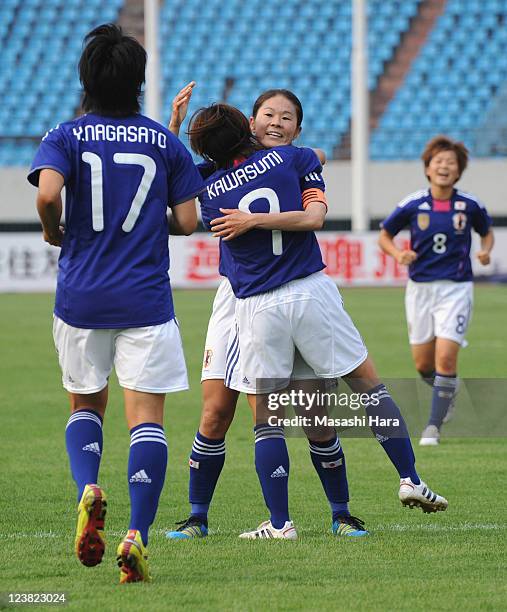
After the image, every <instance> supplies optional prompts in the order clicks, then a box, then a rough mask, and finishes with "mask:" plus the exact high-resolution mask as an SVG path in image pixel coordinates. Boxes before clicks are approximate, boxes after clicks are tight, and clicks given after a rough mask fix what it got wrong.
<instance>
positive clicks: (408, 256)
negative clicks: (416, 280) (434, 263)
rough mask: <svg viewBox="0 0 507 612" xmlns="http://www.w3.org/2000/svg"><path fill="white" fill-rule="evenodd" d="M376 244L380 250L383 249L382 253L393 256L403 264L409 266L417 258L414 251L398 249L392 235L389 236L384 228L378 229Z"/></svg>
mask: <svg viewBox="0 0 507 612" xmlns="http://www.w3.org/2000/svg"><path fill="white" fill-rule="evenodd" d="M378 245H379V247H380V248H381V249H382V251H384V253H387V254H388V255H390V256H391V257H394V259H396V261H397V262H398V263H399V264H402V265H404V266H409V265H410V264H411V263H413V262H414V261H415V260H416V259H417V253H416V252H415V251H412V250H410V249H403V250H400V249H398V247H397V246H396V245H395V244H394V236H391V234H390V233H389V232H388V231H387V230H385V229H381V230H380V236H379V239H378Z"/></svg>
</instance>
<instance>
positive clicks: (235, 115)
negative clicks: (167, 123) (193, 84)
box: [187, 103, 265, 168]
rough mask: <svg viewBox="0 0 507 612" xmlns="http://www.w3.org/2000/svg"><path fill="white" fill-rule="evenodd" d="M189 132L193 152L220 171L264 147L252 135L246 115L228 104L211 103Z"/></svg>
mask: <svg viewBox="0 0 507 612" xmlns="http://www.w3.org/2000/svg"><path fill="white" fill-rule="evenodd" d="M187 133H188V135H189V137H190V146H191V147H192V150H193V151H194V152H195V153H197V154H198V155H200V156H201V157H203V158H204V159H206V160H208V161H212V162H214V163H215V165H216V166H217V168H229V167H230V166H232V164H233V162H234V160H235V159H237V158H238V157H248V156H249V155H251V154H252V153H253V152H254V151H259V150H262V149H264V148H265V147H264V146H263V145H262V144H260V143H259V142H258V141H257V139H256V138H255V137H254V136H253V135H252V133H251V131H250V125H249V123H248V119H247V118H246V117H245V115H243V113H242V112H241V111H240V110H239V109H237V108H235V107H234V106H230V105H229V104H223V103H220V104H212V105H211V106H208V107H206V108H201V109H199V110H198V111H196V112H195V113H194V114H193V115H192V118H191V119H190V124H189V128H188V132H187Z"/></svg>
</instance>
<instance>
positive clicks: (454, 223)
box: [382, 189, 491, 282]
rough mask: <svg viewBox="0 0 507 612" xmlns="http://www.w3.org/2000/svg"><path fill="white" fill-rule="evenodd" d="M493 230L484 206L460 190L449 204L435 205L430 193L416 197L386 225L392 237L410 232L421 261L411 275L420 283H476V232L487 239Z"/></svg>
mask: <svg viewBox="0 0 507 612" xmlns="http://www.w3.org/2000/svg"><path fill="white" fill-rule="evenodd" d="M490 226H491V218H490V216H489V215H488V213H487V211H486V209H485V208H484V206H483V205H482V204H481V203H480V202H479V201H478V200H477V199H476V198H475V197H474V196H472V195H470V194H468V193H463V192H462V191H459V190H457V189H454V190H453V194H452V196H451V199H450V200H449V201H448V202H440V201H434V200H433V198H432V196H431V191H430V190H429V189H425V190H423V191H418V192H416V193H413V194H411V195H409V196H408V197H407V198H405V199H404V200H402V201H401V202H400V203H399V204H398V206H397V207H396V209H395V210H394V212H392V213H391V214H390V215H389V217H387V219H386V220H385V221H384V222H383V223H382V227H383V228H384V229H385V230H386V231H387V232H389V234H391V236H395V235H396V234H397V233H398V232H399V231H400V230H402V229H403V228H405V227H408V228H409V229H410V239H411V246H412V250H414V251H415V252H416V253H417V259H416V260H415V262H414V263H413V264H411V265H410V266H409V275H410V278H411V279H412V280H414V281H417V282H430V281H435V280H452V281H457V282H464V281H470V280H472V278H473V275H472V263H471V261H470V247H471V244H472V235H471V234H472V228H473V229H474V230H475V231H476V232H478V233H479V234H480V235H481V236H485V235H486V234H487V233H488V231H489V228H490Z"/></svg>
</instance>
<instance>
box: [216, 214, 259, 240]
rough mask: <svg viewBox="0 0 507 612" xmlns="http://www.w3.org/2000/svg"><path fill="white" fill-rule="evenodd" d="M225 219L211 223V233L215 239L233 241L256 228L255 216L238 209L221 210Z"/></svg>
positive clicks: (221, 218)
mask: <svg viewBox="0 0 507 612" xmlns="http://www.w3.org/2000/svg"><path fill="white" fill-rule="evenodd" d="M220 212H221V213H223V214H224V215H225V216H224V217H218V218H216V219H213V220H212V221H211V224H210V225H211V231H212V232H213V237H214V238H222V239H223V240H232V239H233V238H237V237H238V236H241V234H245V233H246V232H248V231H250V230H251V229H252V228H253V227H254V226H255V215H251V214H249V213H245V212H243V211H241V210H238V209H237V208H220Z"/></svg>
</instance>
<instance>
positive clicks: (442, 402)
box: [428, 372, 458, 429]
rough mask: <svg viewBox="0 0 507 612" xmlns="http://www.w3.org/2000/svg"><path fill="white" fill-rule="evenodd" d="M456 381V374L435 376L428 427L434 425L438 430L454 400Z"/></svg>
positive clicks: (437, 374)
mask: <svg viewBox="0 0 507 612" xmlns="http://www.w3.org/2000/svg"><path fill="white" fill-rule="evenodd" d="M457 384H458V379H457V378H456V374H453V375H452V376H446V375H445V374H439V373H438V372H437V373H436V374H435V380H434V382H433V397H432V400H431V415H430V420H429V421H428V425H435V426H436V427H437V429H440V427H441V426H442V422H443V420H444V418H445V415H446V414H447V411H448V410H449V406H450V404H451V402H452V400H453V399H454V395H455V393H456V387H457Z"/></svg>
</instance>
